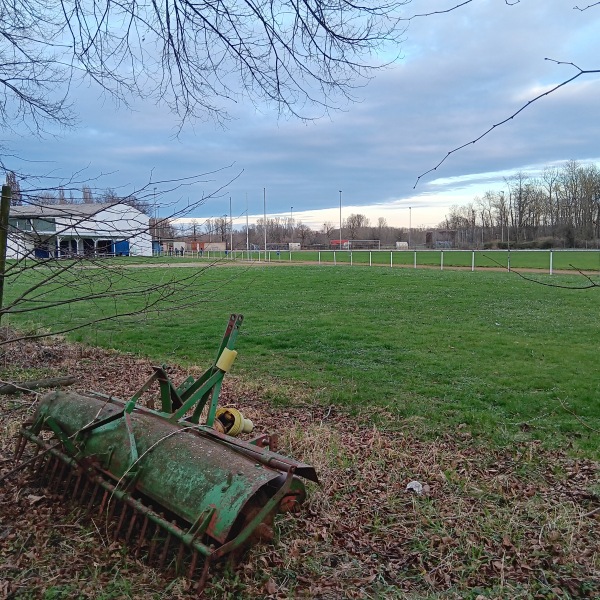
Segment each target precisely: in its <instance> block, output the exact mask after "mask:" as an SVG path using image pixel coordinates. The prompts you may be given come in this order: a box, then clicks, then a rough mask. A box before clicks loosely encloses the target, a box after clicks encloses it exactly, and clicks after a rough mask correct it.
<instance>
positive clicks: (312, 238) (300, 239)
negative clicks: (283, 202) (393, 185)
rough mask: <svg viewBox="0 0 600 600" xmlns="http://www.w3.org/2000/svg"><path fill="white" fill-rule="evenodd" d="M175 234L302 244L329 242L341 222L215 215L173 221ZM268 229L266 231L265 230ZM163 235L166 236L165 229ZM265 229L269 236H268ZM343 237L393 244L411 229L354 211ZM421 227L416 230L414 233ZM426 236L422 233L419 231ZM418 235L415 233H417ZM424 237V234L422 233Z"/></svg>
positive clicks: (240, 244)
mask: <svg viewBox="0 0 600 600" xmlns="http://www.w3.org/2000/svg"><path fill="white" fill-rule="evenodd" d="M170 227H171V229H170V230H169V232H168V233H170V234H171V235H172V236H173V238H184V239H187V240H190V241H206V240H212V241H221V242H227V243H229V241H230V236H231V237H232V238H233V242H234V248H238V249H240V248H245V247H246V233H247V240H248V243H249V244H251V245H255V246H259V247H261V248H262V247H263V245H264V240H265V237H266V239H267V241H268V243H269V244H287V243H290V242H296V243H299V244H300V245H301V246H302V247H308V246H323V245H325V246H328V245H329V243H330V242H331V240H336V239H338V238H339V237H340V230H339V224H338V225H337V226H336V225H335V224H333V223H332V222H330V221H325V222H324V223H323V224H322V226H321V227H320V229H318V230H315V229H311V228H310V227H309V226H308V225H306V224H305V223H302V221H300V220H296V219H293V218H292V217H279V216H276V217H267V219H266V220H265V219H264V218H261V219H257V221H256V223H251V224H249V225H248V231H247V232H246V227H245V226H243V227H241V228H240V227H239V226H238V227H236V226H235V224H234V225H233V231H232V223H231V221H230V219H229V217H228V216H221V217H213V218H209V219H206V220H201V219H192V220H191V221H190V222H189V223H181V224H179V225H177V226H173V225H172V224H171V225H170ZM265 229H266V232H265ZM164 233H165V235H163V239H166V237H167V235H166V234H167V231H166V230H165V232H164ZM265 233H266V236H265ZM341 233H342V238H343V239H344V240H378V241H380V242H381V246H394V245H395V243H396V242H397V241H408V230H407V229H405V228H401V227H390V226H389V225H388V223H387V221H386V219H385V218H384V217H379V218H378V219H377V224H376V225H374V226H371V222H370V220H369V218H368V217H366V216H365V215H363V214H351V215H349V216H348V217H347V218H346V219H344V220H343V221H342V232H341ZM420 233H422V232H420V231H417V230H413V236H417V235H419V234H420ZM420 237H423V235H420ZM415 239H416V237H415ZM423 239H424V237H423Z"/></svg>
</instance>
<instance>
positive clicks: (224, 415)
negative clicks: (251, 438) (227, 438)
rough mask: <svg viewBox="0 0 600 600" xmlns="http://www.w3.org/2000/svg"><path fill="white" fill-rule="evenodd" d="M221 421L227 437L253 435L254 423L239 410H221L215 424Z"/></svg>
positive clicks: (218, 411)
mask: <svg viewBox="0 0 600 600" xmlns="http://www.w3.org/2000/svg"><path fill="white" fill-rule="evenodd" d="M217 421H219V424H220V425H221V426H222V428H223V430H224V432H225V433H226V434H227V435H231V436H233V437H236V436H238V435H240V433H252V430H253V429H254V423H252V421H251V420H250V419H246V418H245V417H244V415H243V414H242V413H241V412H240V411H239V410H238V409H237V408H219V409H218V410H217V414H216V419H215V423H216V422H217Z"/></svg>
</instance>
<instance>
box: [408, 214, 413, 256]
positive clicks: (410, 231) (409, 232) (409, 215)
mask: <svg viewBox="0 0 600 600" xmlns="http://www.w3.org/2000/svg"><path fill="white" fill-rule="evenodd" d="M411 233H412V206H409V207H408V247H409V248H410V234H411Z"/></svg>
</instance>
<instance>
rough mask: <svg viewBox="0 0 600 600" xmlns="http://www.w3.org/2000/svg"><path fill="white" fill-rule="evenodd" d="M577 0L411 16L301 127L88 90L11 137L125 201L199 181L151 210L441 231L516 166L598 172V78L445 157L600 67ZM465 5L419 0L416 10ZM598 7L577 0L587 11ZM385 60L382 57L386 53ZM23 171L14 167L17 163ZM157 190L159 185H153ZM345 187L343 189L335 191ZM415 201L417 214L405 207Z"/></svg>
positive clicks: (411, 7) (591, 15)
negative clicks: (56, 114)
mask: <svg viewBox="0 0 600 600" xmlns="http://www.w3.org/2000/svg"><path fill="white" fill-rule="evenodd" d="M580 1H581V0H571V1H564V0H552V2H550V1H548V0H521V1H520V2H518V0H517V1H516V2H514V0H511V3H509V4H507V2H506V1H505V0H473V1H472V2H470V3H469V4H467V5H465V6H462V7H461V8H458V9H456V10H454V11H451V12H448V13H445V14H437V15H432V16H428V17H422V18H416V19H413V20H411V21H410V24H409V26H408V28H407V30H406V32H405V34H404V41H403V43H402V45H401V46H400V47H399V48H390V49H388V52H389V53H390V55H391V53H392V52H396V51H397V52H398V53H399V59H398V60H397V61H395V62H394V64H393V65H391V66H390V67H388V68H386V69H384V70H380V71H378V72H377V73H375V74H374V78H373V79H372V80H371V81H370V82H369V83H368V84H367V85H366V86H364V87H360V88H359V89H357V90H356V91H355V93H356V96H357V98H358V101H357V102H355V103H350V104H347V105H345V106H343V109H342V110H340V111H337V112H331V113H330V114H328V115H326V116H323V117H322V118H320V119H318V120H315V121H311V122H301V121H298V120H294V119H285V118H280V117H278V114H277V111H276V109H274V108H273V107H269V106H254V105H252V104H250V103H240V104H238V105H236V106H235V107H234V108H233V111H232V114H233V117H234V118H233V120H232V121H230V122H229V123H228V124H227V125H226V127H225V128H223V127H220V126H219V125H217V124H215V123H212V122H197V123H189V124H186V125H185V126H184V128H183V129H182V130H181V131H180V132H179V134H178V127H177V121H176V119H175V118H174V117H173V116H171V115H170V114H169V113H168V111H167V110H166V109H165V108H162V107H160V106H156V105H155V104H154V103H150V102H146V103H145V102H137V103H135V104H134V105H133V107H132V109H131V110H130V109H127V108H125V107H122V106H116V105H115V104H114V103H113V102H112V100H111V99H109V98H106V97H103V96H102V95H101V94H100V92H99V91H98V90H97V89H95V88H94V87H93V86H89V85H84V84H82V85H80V86H75V87H73V88H72V90H71V99H72V101H73V105H74V109H75V110H76V113H77V115H78V123H77V125H76V126H75V127H74V128H73V129H70V130H67V131H57V132H56V135H53V136H52V135H46V136H45V137H44V138H43V139H38V138H33V137H31V136H26V135H25V136H22V137H19V136H17V135H12V136H10V135H9V134H6V133H5V135H4V140H3V142H4V144H5V146H8V147H9V148H10V149H11V152H12V153H14V154H15V155H18V156H19V157H22V158H26V159H27V161H28V162H27V164H28V165H30V166H31V165H38V166H39V168H40V169H45V170H46V171H49V172H53V173H55V174H56V173H58V174H61V175H64V176H67V175H68V174H69V173H72V172H76V171H81V170H83V173H84V174H85V175H86V176H89V177H91V178H96V177H98V179H96V180H95V185H96V186H98V187H100V188H114V189H115V190H117V191H118V193H123V194H128V193H130V192H131V191H132V190H135V189H138V188H140V187H142V186H144V185H146V184H147V183H148V182H149V181H150V180H151V179H152V180H153V181H157V180H166V179H171V180H172V179H177V178H181V177H190V176H193V175H199V174H204V173H206V174H208V173H212V174H211V175H206V176H205V177H201V178H200V181H199V182H198V183H196V184H194V185H190V186H186V187H184V188H179V189H177V190H174V191H172V192H169V193H166V194H164V195H163V194H161V189H162V187H161V186H159V190H158V193H157V196H158V197H157V198H156V201H157V213H158V214H159V215H160V216H161V217H166V216H168V215H169V214H170V213H171V212H172V211H173V210H174V207H178V208H180V207H185V206H187V205H188V204H190V205H196V204H197V202H198V200H199V199H200V198H202V197H203V196H211V195H213V194H214V192H215V190H219V191H218V193H216V194H215V197H210V198H209V199H208V200H207V201H206V202H205V203H204V204H203V205H202V206H197V207H195V208H194V209H193V210H192V211H191V213H190V214H188V215H187V218H189V219H192V218H194V219H196V220H198V221H199V222H203V221H204V220H205V219H207V218H211V217H220V216H222V215H229V210H230V208H229V207H230V198H231V207H232V216H233V220H234V227H241V226H243V225H245V222H246V214H248V218H249V221H250V222H254V221H255V220H256V219H257V218H262V216H263V211H264V210H265V206H266V213H267V217H269V218H271V217H274V216H279V217H283V218H289V217H293V219H294V221H295V222H299V221H301V222H302V223H304V224H306V225H308V226H310V227H311V228H313V229H320V228H321V226H322V224H323V223H324V222H326V221H329V222H331V223H333V224H334V225H335V226H337V224H338V223H339V219H340V196H341V207H342V218H346V217H347V216H348V215H350V214H352V213H361V214H364V215H366V216H367V217H368V218H369V219H370V221H371V223H372V224H373V225H375V224H376V223H377V220H378V218H380V217H383V218H385V219H386V221H387V223H388V225H390V226H396V227H409V226H411V227H413V228H416V227H425V228H427V227H433V226H435V225H437V224H438V223H439V222H441V221H442V220H443V219H444V216H445V215H446V214H447V213H448V210H449V208H450V207H451V206H452V205H462V204H466V203H467V202H470V201H472V200H473V199H474V198H475V196H477V195H482V194H483V193H484V192H485V191H487V190H500V189H503V186H505V178H506V177H510V176H511V175H512V174H514V173H516V172H518V171H525V172H527V173H530V174H531V175H532V176H535V175H536V174H538V173H540V172H541V170H542V169H543V168H544V167H545V166H550V165H560V164H561V163H562V162H564V161H567V160H578V161H580V162H582V163H591V162H598V163H600V143H599V142H600V73H596V74H589V75H583V76H581V77H580V78H578V79H576V80H575V81H573V82H572V83H570V84H569V85H568V86H565V87H563V88H561V89H559V90H557V91H556V92H554V93H552V94H551V95H549V96H547V97H544V98H542V99H541V100H539V101H537V102H535V103H534V104H532V105H531V106H529V107H528V108H527V109H526V110H524V111H523V112H521V113H520V114H519V115H518V116H517V117H515V118H514V119H512V120H510V121H509V122H507V123H506V124H504V125H502V126H501V127H498V128H496V129H494V131H492V132H491V133H490V134H488V135H487V136H485V137H483V138H482V139H481V140H479V141H478V142H477V143H476V144H472V145H468V146H467V147H466V148H464V149H462V150H460V151H457V152H454V153H451V154H450V155H449V156H448V158H447V159H446V160H445V161H444V162H443V164H441V165H440V166H439V167H438V168H437V170H436V171H434V172H430V173H427V174H426V175H424V176H423V177H422V178H421V179H419V182H418V185H416V187H415V184H416V182H417V179H418V177H419V176H420V175H422V174H423V173H426V172H427V171H429V170H430V169H432V168H434V167H435V166H436V165H438V163H439V162H440V161H441V160H442V159H443V158H444V157H445V156H446V155H447V153H448V152H451V151H452V150H453V149H454V148H457V147H459V146H462V145H463V144H465V143H468V142H470V141H472V140H474V139H476V138H477V137H479V136H480V135H481V134H482V133H483V132H485V131H486V130H487V129H488V128H490V127H491V126H492V125H494V124H495V123H498V122H500V121H502V120H504V119H506V118H507V117H510V116H511V115H512V114H514V113H515V112H516V111H517V110H519V108H521V107H522V106H523V105H524V104H525V103H527V102H528V101H529V100H531V99H532V98H534V97H535V96H537V95H538V94H540V93H543V92H544V91H546V90H548V89H550V88H551V87H553V86H554V85H556V84H558V83H560V82H561V81H563V80H565V79H568V78H569V77H572V76H573V75H575V74H576V72H577V71H576V69H575V68H573V67H572V66H569V65H557V64H555V63H553V62H551V61H548V60H544V59H545V58H546V57H548V58H551V59H554V60H557V61H564V62H572V63H575V64H576V65H578V66H579V67H581V68H582V69H584V70H592V69H600V35H599V34H598V32H600V6H596V7H590V8H589V9H588V10H584V11H581V10H578V9H577V8H575V7H576V6H577V2H580ZM455 4H459V2H458V1H454V2H453V1H452V0H450V1H446V2H444V1H442V0H421V1H420V0H414V1H413V2H411V3H410V4H408V5H407V6H406V9H405V13H406V16H407V17H409V16H411V15H414V14H419V13H422V12H431V11H434V10H444V9H447V8H449V7H451V6H453V5H455ZM588 4H592V2H591V1H590V0H583V3H581V4H580V5H579V6H580V8H583V7H584V6H587V5H588ZM378 58H379V59H380V60H384V59H385V58H386V57H385V56H381V57H378ZM17 162H18V161H16V160H15V166H16V167H17V168H18V167H19V166H20V165H18V164H16V163H17ZM148 189H152V184H150V187H149V188H148ZM340 191H341V194H340ZM409 207H410V210H409Z"/></svg>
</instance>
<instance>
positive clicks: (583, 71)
mask: <svg viewBox="0 0 600 600" xmlns="http://www.w3.org/2000/svg"><path fill="white" fill-rule="evenodd" d="M544 60H548V61H551V62H553V63H556V64H557V65H570V66H572V67H573V68H575V69H577V71H578V72H577V73H576V74H575V75H573V77H569V79H565V80H564V81H562V82H561V83H559V84H557V85H555V86H554V87H552V88H551V89H549V90H547V91H545V92H543V93H542V94H539V95H537V96H536V97H535V98H532V99H531V100H529V101H528V102H526V103H525V104H524V105H523V106H521V108H519V109H518V110H517V111H515V112H514V113H513V114H512V115H510V116H509V117H507V118H506V119H503V120H502V121H499V122H498V123H496V124H494V125H492V126H491V127H490V128H489V129H486V130H485V131H484V132H483V133H482V134H481V135H479V136H477V137H476V138H475V139H474V140H471V141H470V142H466V143H465V144H462V145H461V146H458V147H456V148H454V149H453V150H450V151H449V152H448V153H447V154H446V156H444V158H442V160H440V162H438V163H437V165H435V167H432V168H431V169H428V170H427V171H425V172H424V173H421V175H419V176H418V177H417V180H416V181H415V184H414V186H413V189H415V188H416V187H417V185H418V184H419V181H420V180H421V179H422V178H423V177H425V175H428V174H429V173H432V172H433V171H437V169H438V168H439V167H440V166H441V165H443V164H444V163H445V162H446V160H448V158H449V157H450V156H451V155H452V154H454V153H455V152H458V151H459V150H462V149H463V148H466V147H467V146H471V145H473V144H476V143H477V142H478V141H479V140H481V139H482V138H484V137H485V136H486V135H488V134H489V133H491V132H492V131H493V130H494V129H496V128H497V127H500V126H501V125H504V124H505V123H508V122H509V121H511V120H512V119H514V118H515V117H516V116H517V115H519V114H520V113H521V112H523V111H524V110H525V109H526V108H528V107H529V106H531V105H532V104H533V103H534V102H537V101H538V100H540V99H541V98H544V97H545V96H548V95H550V94H552V93H553V92H555V91H556V90H558V89H560V88H561V87H564V86H565V85H568V84H569V83H571V82H573V81H575V80H576V79H578V78H579V77H581V76H582V75H590V74H592V73H600V69H581V68H580V67H578V66H577V65H576V64H574V63H572V62H563V61H558V60H554V59H553V58H545V59H544Z"/></svg>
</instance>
